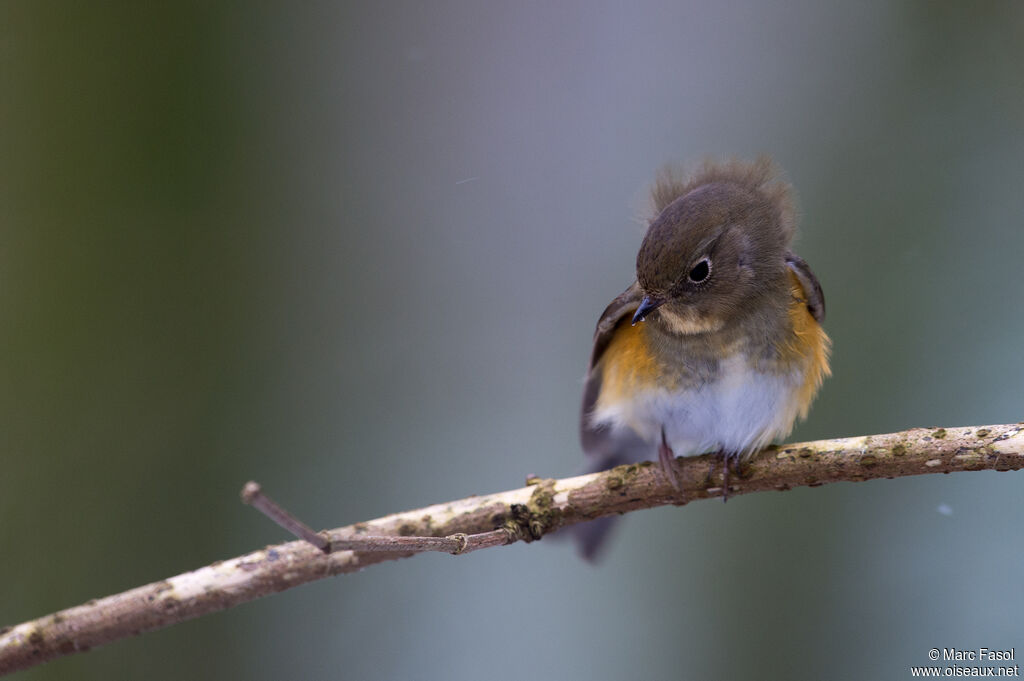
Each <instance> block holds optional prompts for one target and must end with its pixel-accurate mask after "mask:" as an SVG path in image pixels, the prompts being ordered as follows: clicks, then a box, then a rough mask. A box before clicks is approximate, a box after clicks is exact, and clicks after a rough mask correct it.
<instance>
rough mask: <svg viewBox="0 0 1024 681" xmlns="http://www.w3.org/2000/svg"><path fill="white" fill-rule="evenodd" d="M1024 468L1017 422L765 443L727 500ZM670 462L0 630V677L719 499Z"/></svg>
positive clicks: (344, 539)
mask: <svg viewBox="0 0 1024 681" xmlns="http://www.w3.org/2000/svg"><path fill="white" fill-rule="evenodd" d="M1021 468H1024V424H1009V425H994V426H983V427H967V428H926V429H914V430H908V431H904V432H899V433H891V434H886V435H873V436H862V437H853V438H844V439H836V440H819V441H816V442H805V443H801V444H791V445H783V446H779V447H770V448H768V449H766V450H764V451H762V452H760V453H758V454H757V455H755V456H754V457H753V458H752V459H751V460H750V462H749V463H747V464H744V466H743V470H742V471H741V473H740V474H736V473H733V474H732V475H731V479H730V491H729V496H730V497H736V496H739V495H741V494H748V493H751V492H760V491H765V490H787V489H790V488H793V487H801V486H812V487H813V486H817V485H822V484H826V483H830V482H842V481H850V482H857V481H862V480H871V479H874V478H895V477H901V476H909V475H921V474H925V473H951V472H956V471H971V470H999V471H1007V470H1019V469H1021ZM675 469H676V476H677V478H678V481H679V484H680V488H681V490H682V493H680V492H677V491H676V490H675V489H674V488H673V486H672V485H670V484H669V483H668V482H667V481H666V479H665V476H664V474H663V473H662V471H661V470H660V469H659V468H658V467H657V466H656V465H652V464H650V463H641V464H635V465H630V466H620V467H618V468H614V469H612V470H609V471H604V472H601V473H594V474H591V475H582V476H577V477H573V478H564V479H560V480H555V479H532V480H530V481H529V484H528V485H527V486H526V487H523V488H520V489H515V490H511V491H507V492H500V493H498V494H489V495H485V496H474V497H469V498H466V499H460V500H457V501H451V502H447V503H443V504H437V505H435V506H429V507H426V508H421V509H417V510H414V511H406V512H404V513H396V514H394V515H389V516H385V517H383V518H378V519H376V520H371V521H367V522H363V523H356V524H355V525H350V526H348V527H342V528H338V529H334V530H328V531H326V532H325V533H321V534H326V536H327V537H328V538H329V539H330V540H331V542H332V547H331V548H332V551H331V552H330V553H324V552H323V551H321V550H320V549H318V548H317V547H315V546H313V545H312V544H310V543H309V542H306V541H293V542H288V543H286V544H279V545H277V546H268V547H266V548H264V549H261V550H259V551H255V552H253V553H249V554H246V555H244V556H240V557H238V558H233V559H231V560H225V561H220V562H217V563H213V564H212V565H208V566H206V567H203V568H200V569H198V570H195V571H193V572H188V573H185V574H181V575H178V576H176V577H171V578H169V579H166V580H164V581H160V582H155V583H153V584H148V585H146V586H141V587H138V588H136V589H132V590H130V591H125V592H123V593H119V594H116V595H113V596H108V597H106V598H102V599H99V600H93V601H89V602H87V603H85V604H83V605H79V606H76V607H73V608H69V609H67V610H62V611H60V612H58V613H54V614H52V615H47V616H45V617H42V618H40V619H37V620H33V621H30V622H25V623H23V624H19V625H17V626H14V627H6V628H4V629H0V674H3V673H9V672H12V671H15V670H19V669H24V668H27V667H31V666H33V665H36V664H39V663H41V662H45V661H47V660H50V659H53V658H55V657H59V656H62V655H69V654H71V653H75V652H80V651H84V650H89V649H90V648H93V647H96V646H99V645H103V644H106V643H110V642H112V641H116V640H118V639H121V638H125V637H128V636H132V635H135V634H139V633H142V632H144V631H151V630H153V629H159V628H162V627H166V626H169V625H171V624H175V623H177V622H181V621H183V620H187V619H191V618H193V617H199V616H200V615H205V614H208V613H211V612H217V611H220V610H225V609H227V608H230V607H232V606H235V605H238V604H239V603H245V602H246V601H251V600H254V599H256V598H259V597H261V596H266V595H268V594H272V593H277V592H278V591H284V590H285V589H290V588H291V587H294V586H298V585H300V584H305V583H307V582H311V581H313V580H317V579H322V578H324V577H330V576H333V575H338V574H343V573H346V572H355V571H357V570H360V569H362V568H364V567H367V566H368V565H373V564H375V563H380V562H383V561H387V560H395V559H398V558H407V557H409V556H412V555H415V553H416V552H418V551H423V550H434V551H436V550H442V551H448V552H450V553H465V552H468V551H472V550H476V549H480V548H487V547H490V546H498V545H501V544H507V543H511V542H513V541H517V540H525V541H532V540H534V539H539V538H540V537H542V536H543V535H545V534H547V533H549V532H552V531H554V530H556V529H558V528H560V527H565V526H567V525H572V524H575V523H579V522H583V521H585V520H591V519H593V518H598V517H601V516H606V515H611V514H616V513H626V512H629V511H634V510H637V509H641V508H651V507H654V506H662V505H666V504H675V505H683V504H685V503H688V502H690V501H695V500H697V499H706V498H710V497H717V496H721V493H722V489H721V487H720V486H716V485H720V484H721V482H720V481H721V474H722V466H721V464H720V462H719V461H718V459H716V458H713V457H711V456H708V455H705V456H700V457H691V458H686V459H678V460H676V462H675ZM375 537H382V538H381V539H375ZM395 538H398V539H395ZM419 538H432V539H429V540H420V539H419ZM436 538H446V539H444V540H439V539H436ZM351 547H358V550H351ZM339 549H341V550H339Z"/></svg>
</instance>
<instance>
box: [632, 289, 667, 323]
mask: <svg viewBox="0 0 1024 681" xmlns="http://www.w3.org/2000/svg"><path fill="white" fill-rule="evenodd" d="M664 302H665V301H664V300H658V299H657V298H651V297H650V296H644V299H643V300H641V301H640V307H638V308H637V309H636V314H634V315H633V326H636V325H637V322H642V321H643V320H644V319H646V318H647V315H649V314H651V312H653V311H654V310H656V309H658V308H659V307H661V304H662V303H664Z"/></svg>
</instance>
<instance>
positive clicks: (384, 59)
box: [0, 1, 1024, 680]
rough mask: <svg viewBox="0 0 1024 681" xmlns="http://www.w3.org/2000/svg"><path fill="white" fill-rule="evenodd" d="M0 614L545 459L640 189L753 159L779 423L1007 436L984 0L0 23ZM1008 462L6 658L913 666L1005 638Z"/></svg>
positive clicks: (164, 14)
mask: <svg viewBox="0 0 1024 681" xmlns="http://www.w3.org/2000/svg"><path fill="white" fill-rule="evenodd" d="M0 12H2V15H0V60H2V66H0V88H2V93H3V94H2V98H0V140H2V142H0V149H2V151H0V173H2V176H0V443H2V447H0V546H2V547H3V549H2V551H0V584H2V585H3V586H2V588H0V624H14V623H16V622H20V621H22V620H26V619H30V618H34V617H37V616H40V615H43V614H46V613H49V612H51V611H54V610H57V609H60V608H64V607H68V606H71V605H76V604H78V603H81V602H83V601H85V600H87V599H89V598H93V597H99V596H103V595H107V594H109V593H113V592H117V591H121V590H123V589H127V588H130V587H134V586H137V585H140V584H143V583H146V582H150V581H154V580H159V579H161V578H164V577H166V576H169V575H173V574H176V573H179V572H182V571H185V570H189V569H192V568H195V567H198V566H201V565H204V564H206V563H209V562H212V561H214V560H217V559H222V558H227V557H230V556H233V555H236V554H239V553H243V552H246V551H248V550H252V549H254V548H258V547H260V546H262V545H264V544H266V543H273V542H278V541H282V540H285V539H286V537H285V536H284V535H283V534H282V533H281V532H280V531H278V530H277V529H276V528H274V527H273V526H271V525H270V524H269V523H268V522H267V521H266V520H264V519H263V518H262V517H259V516H258V515H257V514H256V513H255V512H254V511H252V510H251V509H248V508H245V507H243V506H242V505H241V504H240V503H239V502H238V498H237V493H238V490H239V489H240V487H241V485H242V483H243V482H244V481H245V480H247V479H249V478H254V479H257V480H260V481H261V482H262V483H263V484H264V485H265V486H266V488H267V489H268V491H269V492H270V493H271V494H272V495H274V496H276V497H278V498H280V499H281V500H282V501H284V502H286V503H287V504H288V505H289V506H291V507H292V508H293V509H294V510H295V511H296V512H297V513H299V514H300V515H301V516H302V517H304V518H305V519H307V520H308V521H310V522H311V523H312V524H314V525H317V526H323V527H326V526H336V525H342V524H346V523H350V522H355V521H358V520H364V519H368V518H372V517H376V516H378V515H382V514H386V513H388V512H392V511H398V510H403V509H406V508H413V507H416V506H420V505H424V504H429V503H434V502H440V501H444V500H448V499H452V498H458V497H462V496H465V495H468V494H473V493H485V492H491V491H497V490H501V489H507V488H512V487H517V486H519V485H520V484H521V483H522V481H523V479H524V477H525V476H526V475H527V474H530V473H534V474H538V475H543V476H565V475H570V474H573V473H575V472H577V471H578V470H579V469H580V468H581V466H582V461H581V456H580V453H579V448H578V444H577V439H576V419H577V408H578V399H579V392H580V389H581V377H582V374H583V371H584V368H585V363H586V359H587V354H588V352H589V347H590V337H591V333H592V330H593V325H594V322H595V321H596V318H597V315H598V314H599V313H600V312H601V310H602V309H603V307H604V305H605V304H606V303H607V302H608V301H609V300H610V299H611V298H612V297H613V296H615V295H616V294H618V293H619V292H620V291H621V290H622V289H623V288H624V287H625V286H626V285H627V284H628V283H629V281H630V280H631V278H632V276H633V272H632V267H633V259H634V257H635V253H636V248H637V246H638V244H639V241H640V238H641V237H642V234H643V225H642V223H641V222H640V221H638V219H637V216H638V215H639V214H640V211H641V209H642V207H643V204H644V192H645V188H646V186H647V185H648V183H649V181H650V180H651V179H652V177H653V175H654V172H655V171H656V169H657V168H658V167H659V166H661V165H662V164H664V163H667V162H693V161H697V160H699V159H701V158H702V157H704V156H705V155H713V156H723V155H735V156H741V157H752V156H755V155H756V154H758V153H762V152H765V153H769V154H771V155H772V156H773V157H774V158H775V159H776V160H777V161H778V162H779V164H780V165H781V166H782V167H783V168H785V169H786V171H787V172H788V176H789V178H790V179H791V180H792V181H793V183H794V184H795V185H796V187H797V189H798V192H799V196H800V205H801V215H802V218H801V225H802V226H801V230H802V234H801V237H800V241H799V244H798V249H799V252H800V253H801V254H802V255H803V256H804V257H805V258H806V259H807V260H808V261H809V262H810V263H811V264H812V266H813V267H814V269H815V270H816V272H817V274H818V275H819V277H820V278H821V280H822V282H823V284H824V287H825V291H826V294H827V298H828V303H829V317H828V319H827V320H826V326H827V328H828V330H829V332H830V333H831V334H832V336H833V338H834V341H835V351H834V370H835V375H834V377H833V378H832V379H831V380H830V381H829V382H828V383H827V384H826V386H825V389H824V391H823V393H822V395H821V397H820V398H819V400H818V402H817V404H816V406H815V408H814V409H813V410H812V413H811V418H810V419H809V421H808V422H807V423H806V424H804V425H803V426H801V427H800V428H799V429H798V431H797V432H796V433H795V435H794V437H795V438H800V439H813V438H819V437H829V436H845V435H856V434H867V433H876V432H886V431H892V430H899V429H903V428H907V427H911V426H919V425H967V424H981V423H1000V422H1012V421H1017V420H1021V419H1022V418H1024V416H1022V414H1024V398H1022V387H1021V386H1022V385H1024V381H1022V378H1024V358H1022V354H1021V338H1022V336H1024V300H1022V297H1021V292H1022V290H1024V274H1022V268H1021V254H1022V253H1024V230H1022V224H1024V192H1022V191H1021V189H1022V186H1024V135H1022V132H1024V78H1022V76H1021V74H1022V73H1024V5H1021V4H1020V3H1012V2H1003V3H963V2H933V1H929V2H923V1H922V2H896V3H894V2H882V1H872V2H866V3H828V4H823V3H816V2H811V1H804V2H785V3H772V4H768V3H754V2H749V3H736V2H728V3H712V2H704V3H675V2H667V1H666V2H658V1H654V2H644V3H630V4H613V3H590V2H564V3H557V4H551V3H542V2H527V3H503V4H495V3H489V4H480V3H472V2H431V3H420V2H394V3H380V4H376V3H334V4H331V3H302V4H298V5H290V4H288V3H277V4H272V3H210V4H207V3H163V4H160V3H156V4H154V3H144V4H138V3H120V4H119V3H103V4H100V5H96V4H92V3H88V4H81V3H61V2H7V3H4V4H3V6H2V9H0ZM1022 485H1024V478H1022V477H1021V476H1020V474H1013V473H1006V474H997V473H988V472H986V473H977V474H962V475H954V476H948V477H947V476H926V477H923V478H917V479H902V480H895V481H878V482H870V483H862V484H858V485H853V484H841V485H832V486H827V487H824V488H820V489H801V490H795V491H791V492H787V493H785V494H760V495H754V496H750V497H742V498H738V499H736V500H735V501H733V502H731V503H729V504H727V505H723V504H720V503H700V504H694V505H692V506H688V507H686V508H682V509H677V508H666V509H659V510H654V511H646V512H642V513H636V514H632V515H631V516H629V517H628V518H626V520H625V522H624V523H623V528H622V531H621V532H620V533H619V535H618V537H617V541H616V543H615V546H614V547H613V549H612V551H611V552H610V554H609V555H608V556H607V559H606V560H605V561H604V562H603V563H602V564H600V565H598V566H591V565H586V564H583V563H581V562H580V561H579V560H578V559H577V558H576V557H575V555H574V554H573V552H572V550H571V547H570V546H569V545H566V544H564V543H558V542H551V541H545V542H542V543H541V544H534V545H530V546H526V545H519V546H514V547H510V548H507V549H502V550H493V551H487V552H482V553H479V554H473V555H471V556H467V557H465V558H458V559H454V558H451V557H448V556H423V557H420V558H417V559H415V560H411V561H404V562H401V563H396V564H389V565H383V566H379V567H375V568H373V569H371V570H368V571H367V572H366V573H364V574H359V575H353V576H346V577H340V578H338V579H334V580H329V581H325V582H321V583H317V584H313V585H310V586H306V587H303V588H301V589H298V590H295V591H291V592H288V593H286V594H283V595H278V596H274V597H271V598H268V599H264V600H262V601H260V602H257V603H253V604H248V605H245V606H242V607H239V608H236V609H234V610H232V611H229V612H227V613H223V614H219V615H215V616H211V617H205V618H202V619H200V620H196V621H193V622H189V623H185V624H182V625H179V626H175V627H172V628H170V629H168V630H165V631H161V632H157V633H152V634H148V635H145V636H143V637H141V638H138V639H134V640H130V641H123V642H119V643H116V644H114V645H110V646H108V647H105V648H102V649H99V650H95V651H93V652H90V653H88V654H85V655H79V656H75V657H72V658H68V659H64V660H60V661H57V662H53V663H51V664H48V665H46V666H43V667H41V668H38V669H36V670H33V671H31V672H27V673H24V674H22V675H21V676H20V677H19V678H25V679H66V678H76V679H110V678H145V679H150V680H154V679H178V678H211V679H212V678H252V679H279V678H310V679H312V678H337V677H339V676H340V677H343V678H353V679H423V678H445V679H481V678H486V679H520V678H524V677H525V678H565V679H583V678H586V679H622V678H645V679H647V678H649V679H669V678H695V679H709V678H786V679H822V678H829V679H864V678H908V677H909V671H908V667H909V665H911V664H926V663H927V661H926V654H927V650H928V649H929V648H932V647H939V648H942V647H953V646H955V647H958V648H971V647H978V646H987V647H989V648H999V647H1010V646H1016V647H1017V649H1018V650H1021V649H1022V648H1024V640H1022V639H1021V632H1022V631H1024V626H1022V624H1024V622H1022V615H1021V613H1022V612H1024V595H1022V592H1021V591H1020V589H1019V588H1017V587H1016V586H1014V584H1016V581H1017V578H1016V577H1015V575H1019V574H1020V571H1021V568H1022V567H1024V565H1022V564H1024V543H1022V536H1021V523H1020V516H1021V513H1022V512H1024V495H1022V494H1021V489H1022Z"/></svg>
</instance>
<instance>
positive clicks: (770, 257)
mask: <svg viewBox="0 0 1024 681" xmlns="http://www.w3.org/2000/svg"><path fill="white" fill-rule="evenodd" d="M651 201H652V204H653V207H654V211H653V218H652V219H651V220H650V221H649V224H648V227H647V232H646V234H645V236H644V238H643V241H642V243H641V245H640V249H639V252H638V253H637V257H636V280H635V281H634V282H633V283H632V284H631V285H630V286H629V287H628V288H627V289H626V290H625V291H624V292H623V293H622V294H621V295H619V296H618V297H617V298H615V299H614V300H613V301H612V302H611V304H609V305H608V307H607V308H605V310H604V312H603V313H602V314H601V317H600V319H599V320H598V322H597V328H596V329H595V331H594V339H593V349H592V351H591V354H590V362H589V365H588V369H587V373H586V378H585V382H584V390H583V404H582V409H581V413H580V438H581V442H582V447H583V450H584V452H585V454H586V456H587V458H588V460H589V462H590V465H589V467H588V469H589V470H590V471H591V472H593V471H598V470H605V469H607V468H611V467H613V466H617V465H621V464H626V463H634V462H638V461H644V460H654V459H657V460H658V461H659V463H660V467H661V470H662V472H663V474H664V475H665V476H666V478H668V481H669V482H671V483H672V485H673V486H675V487H676V489H677V490H678V489H680V487H679V482H678V480H677V479H676V476H675V472H674V471H675V469H674V466H673V462H674V459H675V457H676V456H695V455H699V454H704V453H708V452H714V453H717V454H718V455H719V456H720V457H721V459H722V464H723V472H722V476H723V485H722V495H723V497H724V498H726V499H727V498H728V494H729V479H728V478H729V469H730V467H736V468H737V469H738V467H739V466H740V465H741V464H742V462H743V461H745V460H746V459H747V458H748V457H749V456H750V455H751V454H753V453H754V452H756V451H758V450H759V449H761V448H763V447H764V446H766V445H768V444H769V443H771V442H772V441H774V440H776V439H780V438H783V437H786V436H787V435H789V434H790V432H792V429H793V425H794V423H795V421H796V420H797V418H805V417H806V416H807V413H808V410H809V408H810V405H811V402H812V401H813V400H814V398H815V395H816V394H817V393H818V390H819V388H820V387H821V385H822V382H823V381H824V379H825V378H826V377H827V376H829V375H830V368H829V354H830V349H831V340H830V339H829V337H828V335H827V333H826V332H825V330H824V329H823V328H822V325H821V323H822V321H823V319H824V317H825V297H824V293H823V292H822V288H821V284H820V283H819V281H818V278H817V277H816V276H815V274H814V272H813V271H812V270H811V268H810V266H809V265H808V264H807V262H806V261H804V260H803V259H802V258H801V257H800V256H798V255H797V254H796V253H794V252H793V250H792V241H793V237H794V234H795V231H796V218H795V210H794V207H793V206H794V199H793V190H792V188H791V186H790V185H789V184H788V183H787V182H786V181H785V180H783V179H782V177H781V171H780V170H779V169H778V168H777V167H776V166H775V165H774V164H773V163H772V161H771V160H770V159H768V158H767V157H760V158H758V159H757V160H755V161H742V160H726V161H718V162H716V161H712V160H708V161H705V162H704V163H703V164H702V165H701V166H699V167H698V168H697V169H696V170H695V171H693V172H690V173H685V174H684V173H681V172H679V171H678V170H675V169H672V168H666V169H663V170H662V171H661V172H660V173H659V174H658V176H657V179H656V181H655V183H654V185H653V187H652V189H651ZM612 520H613V518H601V519H598V520H594V521H591V522H590V523H586V524H585V525H583V526H581V527H580V528H579V529H578V531H577V532H576V537H577V540H578V542H579V545H580V546H579V548H580V550H581V553H582V554H583V555H584V557H586V558H588V559H591V560H593V559H594V558H595V557H596V556H597V554H598V552H599V551H600V549H601V547H602V545H603V543H604V540H605V538H606V536H607V533H608V530H609V529H610V527H611V521H612Z"/></svg>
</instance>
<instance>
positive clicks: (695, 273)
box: [689, 258, 711, 284]
mask: <svg viewBox="0 0 1024 681" xmlns="http://www.w3.org/2000/svg"><path fill="white" fill-rule="evenodd" d="M689 276H690V281H692V282H693V283H694V284H701V283H703V282H705V281H707V278H708V277H709V276H711V261H710V260H708V259H707V258H702V259H701V261H700V262H698V263H697V264H696V265H694V266H693V269H692V270H690V275H689Z"/></svg>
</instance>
